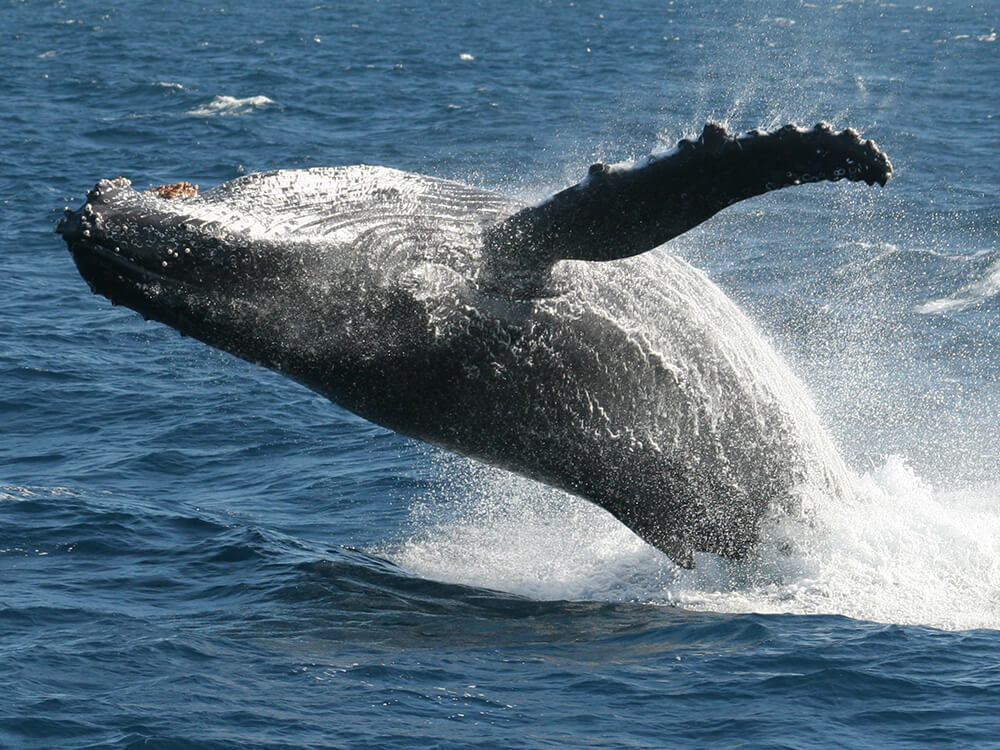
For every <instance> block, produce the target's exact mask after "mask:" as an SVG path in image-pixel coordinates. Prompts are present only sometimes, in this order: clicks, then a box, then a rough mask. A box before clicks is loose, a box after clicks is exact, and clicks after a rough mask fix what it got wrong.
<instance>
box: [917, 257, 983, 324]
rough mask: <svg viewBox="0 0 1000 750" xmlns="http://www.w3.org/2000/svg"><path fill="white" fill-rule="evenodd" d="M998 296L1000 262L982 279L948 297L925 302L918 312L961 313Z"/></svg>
mask: <svg viewBox="0 0 1000 750" xmlns="http://www.w3.org/2000/svg"><path fill="white" fill-rule="evenodd" d="M997 294H1000V261H997V262H996V263H994V264H993V265H991V266H990V267H989V268H988V269H986V273H985V274H983V276H982V278H980V279H976V280H975V281H973V282H972V283H971V284H967V285H966V286H964V287H962V288H961V289H959V290H958V291H957V292H955V293H954V294H951V295H949V296H947V297H941V298H939V299H933V300H930V301H928V302H925V303H924V304H922V305H921V306H920V307H918V308H917V312H920V313H924V314H934V313H942V312H959V311H961V310H967V309H968V308H970V307H973V306H975V305H978V304H980V303H981V302H985V301H986V300H988V299H990V298H992V297H995V296H996V295H997Z"/></svg>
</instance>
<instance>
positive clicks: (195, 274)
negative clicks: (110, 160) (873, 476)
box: [57, 123, 892, 566]
mask: <svg viewBox="0 0 1000 750" xmlns="http://www.w3.org/2000/svg"><path fill="white" fill-rule="evenodd" d="M891 174H892V167H891V165H890V163H889V161H888V159H887V158H886V156H885V155H884V154H883V153H882V152H881V151H879V150H878V148H877V147H876V146H875V144H874V143H872V141H864V140H862V139H861V138H860V137H859V135H858V134H857V133H856V132H855V131H853V130H850V129H848V130H844V131H841V132H835V131H834V130H833V129H832V128H830V127H829V126H828V125H825V124H820V125H817V126H815V127H813V128H811V129H808V130H802V129H799V128H796V127H794V126H786V127H784V128H781V129H779V130H777V131H774V132H771V133H763V132H758V131H754V132H751V133H747V134H745V135H741V136H738V137H734V136H733V135H730V134H729V133H728V132H727V131H726V130H725V128H723V127H722V126H720V125H717V124H711V123H710V124H709V125H707V126H706V127H705V129H704V131H703V132H702V134H701V136H700V137H699V138H698V139H697V140H693V141H681V142H680V143H679V144H678V146H677V148H676V149H674V150H673V151H671V152H669V153H667V154H663V155H657V156H653V157H650V158H649V159H647V160H645V161H643V162H641V163H638V164H636V165H632V166H628V167H625V166H607V165H602V164H595V165H594V166H592V167H591V168H590V170H589V173H588V174H587V176H586V177H585V179H584V180H583V181H582V182H580V183H579V184H577V185H573V186H571V187H569V188H566V189H565V190H562V191H561V192H559V193H556V194H555V195H554V196H552V197H551V198H549V199H548V200H546V201H544V202H542V203H539V204H537V205H533V206H524V205H522V204H520V203H518V202H517V201H515V200H512V199H510V198H507V197H505V196H502V195H499V194H496V193H493V192H490V191H486V190H482V189H479V188H475V187H470V186H467V185H463V184H460V183H457V182H453V181H449V180H443V179H438V178H434V177H427V176H423V175H418V174H413V173H407V172H402V171H399V170H395V169H389V168H385V167H372V166H365V165H359V166H353V167H330V168H316V169H303V170H279V171H274V172H264V173H256V174H250V175H247V176H244V177H240V178H238V179H235V180H232V181H231V182H227V183H225V184H222V185H219V186H218V187H216V188H213V189H212V190H209V191H207V192H204V193H201V194H199V193H198V190H197V188H196V187H195V186H193V185H190V184H188V183H177V184H175V185H169V186H160V187H159V188H154V189H152V190H149V191H145V192H139V191H136V190H134V189H133V188H132V187H131V183H130V182H129V181H128V180H126V179H124V178H116V179H113V180H102V181H100V182H99V183H98V184H97V186H96V187H94V188H93V189H92V190H91V191H90V192H89V193H88V195H87V200H86V202H85V203H84V205H83V206H82V207H81V208H80V209H78V210H70V209H67V211H66V216H65V218H64V219H63V220H62V221H61V222H60V223H59V225H58V226H57V231H58V232H60V233H61V234H62V235H63V237H64V239H65V241H66V243H67V245H68V247H69V249H70V251H71V253H72V255H73V258H74V260H75V262H76V264H77V267H78V268H79V270H80V273H81V274H82V275H83V277H84V279H86V281H87V282H88V283H89V284H90V286H91V288H92V289H93V290H94V291H95V292H96V293H99V294H102V295H104V296H106V297H108V298H109V299H110V300H111V301H112V302H113V303H116V304H118V303H120V304H124V305H127V306H128V307H131V308H133V309H135V310H136V311H138V312H139V313H141V314H142V315H143V316H145V317H146V318H148V319H152V320H157V321H160V322H163V323H166V324H167V325H170V326H172V327H174V328H176V329H178V330H180V331H181V333H183V334H186V335H189V336H192V337H195V338H197V339H200V340H201V341H204V342H206V343H208V344H210V345H212V346H215V347H218V348H220V349H223V350H225V351H228V352H231V353H232V354H235V355H236V356H239V357H242V358H244V359H247V360H250V361H253V362H258V363H260V364H263V365H265V366H267V367H270V368H272V369H275V370H278V371H280V372H283V373H285V374H286V375H288V376H290V377H292V378H294V379H296V380H298V381H299V382H301V383H303V384H305V385H306V386H308V387H309V388H312V389H314V390H316V391H318V392H319V393H322V394H323V395H325V396H327V397H328V398H330V399H331V400H332V401H334V402H336V403H337V404H340V405H341V406H343V407H344V408H347V409H349V410H351V411H353V412H355V413H357V414H359V415H361V416H363V417H365V418H367V419H369V420H371V421H373V422H376V423H378V424H381V425H384V426H386V427H388V428H390V429H393V430H396V431H398V432H400V433H403V434H405V435H408V436H411V437H414V438H417V439H420V440H424V441H426V442H429V443H432V444H434V445H437V446H440V447H442V448H445V449H447V450H451V451H455V452H457V453H460V454H463V455H466V456H469V457H471V458H474V459H478V460H481V461H484V462H487V463H489V464H493V465H496V466H499V467H502V468H505V469H508V470H510V471H514V472H516V473H519V474H521V475H523V476H526V477H530V478H532V479H536V480H538V481H542V482H545V483H547V484H550V485H552V486H555V487H559V488H561V489H563V490H566V491H568V492H570V493H572V494H575V495H578V496H581V497H583V498H585V499H587V500H590V501H592V502H594V503H596V504H598V505H600V506H601V507H603V508H604V509H606V510H607V511H608V512H610V513H611V514H613V515H614V516H615V517H617V518H618V519H619V520H620V521H621V522H623V523H624V524H626V525H627V526H628V527H629V528H631V529H632V530H633V531H634V532H635V533H637V534H638V535H639V536H641V537H642V538H643V539H645V540H646V541H648V542H649V543H651V544H653V545H655V546H657V547H659V548H660V549H661V550H663V551H664V552H666V553H667V554H668V555H669V556H670V557H671V558H672V559H673V560H674V561H675V562H677V563H678V564H680V565H684V566H690V565H691V564H693V553H694V552H711V553H716V554H720V555H725V556H728V557H735V558H738V557H742V556H745V555H746V554H748V553H749V552H750V551H752V550H753V549H754V546H755V544H756V543H757V542H758V540H759V538H760V536H761V533H762V529H764V527H765V526H766V525H767V523H769V522H770V521H771V520H773V519H776V518H781V517H789V516H791V517H796V516H797V515H800V514H801V513H802V512H803V508H804V507H805V506H807V505H808V504H809V503H814V502H837V501H838V499H840V498H843V497H844V496H845V495H846V494H847V493H849V492H850V491H851V488H850V487H851V480H850V475H849V473H848V471H847V470H846V468H845V467H844V465H843V463H842V461H841V459H840V457H839V455H838V454H837V452H836V450H835V449H834V448H833V446H832V444H831V442H830V440H829V438H828V437H827V435H826V433H825V432H824V430H823V429H822V427H821V426H820V424H819V421H818V419H817V417H816V415H815V412H814V409H813V408H812V405H811V402H810V400H809V397H808V395H807V394H806V393H805V390H804V389H803V388H802V386H801V385H800V383H799V382H798V380H797V379H796V378H795V377H794V375H792V373H791V372H790V371H789V370H788V368H787V367H786V366H785V365H784V363H783V362H782V361H781V360H780V358H779V357H778V356H777V355H776V354H775V352H774V351H773V349H772V348H771V347H770V346H769V345H768V344H767V342H766V341H765V340H764V339H763V337H762V336H761V335H760V334H759V333H758V332H757V331H756V329H755V328H754V326H753V324H752V323H751V322H750V321H749V320H748V319H747V318H746V316H745V315H743V313H741V312H740V311H739V309H737V308H736V306H735V305H733V303H732V302H730V301H729V300H728V299H727V298H726V297H725V295H724V294H723V293H722V292H721V291H720V290H719V289H718V288H717V287H716V286H715V285H714V284H712V283H711V281H709V280H708V278H707V277H706V276H705V275H704V274H703V273H701V272H700V271H698V270H696V269H694V268H692V267H691V266H690V265H688V264H687V263H685V262H684V261H682V260H680V259H679V258H676V257H674V256H672V255H669V254H667V253H646V251H648V250H651V249H653V248H655V247H658V246H660V245H662V244H663V243H665V242H667V241H669V240H670V239H672V238H673V237H676V236H678V235H680V234H682V233H684V232H686V231H687V230H688V229H691V228H692V227H694V226H696V225H698V224H700V223H701V222H703V221H705V220H706V219H708V218H710V217H711V216H713V215H714V214H716V213H717V212H719V211H721V210H722V209H724V208H725V207H726V206H729V205H732V204H733V203H736V202H738V201H741V200H745V199H747V198H750V197H752V196H755V195H760V194H762V193H764V192H767V191H770V190H777V189H780V188H784V187H788V186H791V185H798V184H803V183H809V182H817V181H820V180H825V181H836V180H840V179H846V180H852V181H863V182H866V183H868V184H874V183H878V184H880V185H884V184H885V183H886V181H887V180H888V179H889V177H890V176H891ZM574 261H576V262H574ZM602 261H614V262H602Z"/></svg>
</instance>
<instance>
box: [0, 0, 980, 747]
mask: <svg viewBox="0 0 1000 750" xmlns="http://www.w3.org/2000/svg"><path fill="white" fill-rule="evenodd" d="M0 8H2V10H0V20H2V22H3V29H2V34H3V45H2V47H0V100H2V101H3V106H2V107H0V124H2V136H0V165H2V170H0V206H2V208H0V245H2V247H0V292H2V293H0V426H2V427H0V675H2V684H3V690H2V692H0V747H4V748H7V747H9V748H22V747H23V748H56V747H58V748H127V747H153V748H220V749H221V748H227V749H228V748H306V747H309V748H333V747H420V748H424V747H483V748H487V747H503V748H509V747H546V746H549V747H564V746H565V747H657V748H658V747H671V748H675V747H676V748H830V747H861V748H884V747H908V748H926V747H956V748H959V747H961V748H966V747H1000V718H998V716H1000V710H998V708H1000V480H998V479H997V477H998V476H1000V472H998V469H1000V421H998V419H997V417H998V407H1000V383H998V375H997V373H998V372H1000V242H998V238H1000V178H998V177H997V161H998V157H1000V97H998V95H997V92H996V82H997V79H998V77H1000V46H998V44H997V27H1000V14H998V11H997V8H996V6H995V4H992V3H978V2H968V0H966V1H964V2H952V1H951V0H948V1H947V2H942V3H934V4H933V5H932V6H931V5H921V4H914V3H912V2H908V3H889V2H883V3H879V2H843V3H828V2H813V3H807V2H771V1H767V0H765V1H763V2H753V3H737V2H720V3H715V4H711V3H689V2H681V1H680V0H675V1H670V2H651V1H648V0H636V2H631V3H625V2H621V1H620V0H609V1H608V2H604V3H596V2H590V1H589V0H576V1H575V2H571V1H570V0H553V1H552V2H525V3H504V4H501V3H488V2H463V3H444V2H424V3H415V2H414V3H405V2H398V1H396V0H386V1H384V2H351V3H322V2H315V1H313V2H307V3H300V2H289V3H280V4H279V3H261V2H224V3H220V2H213V1H212V0H208V1H207V2H204V1H202V2H196V3H195V2H187V1H186V0H176V1H175V2H172V3H150V2H133V3H128V4H125V3H117V4H109V3H96V2H93V1H92V0H80V1H79V2H75V1H73V0H63V1H61V2H34V1H33V0H29V1H27V2H12V1H11V0H4V3H3V5H2V6H0ZM710 119H714V120H719V121H723V122H725V123H727V125H728V126H729V128H730V129H731V130H749V129H752V128H755V127H765V128H770V127H775V126H778V125H780V124H783V123H784V122H787V121H795V122H798V123H799V124H802V125H812V124H813V123H814V122H816V121H819V120H829V121H831V122H832V123H833V124H834V125H835V126H837V127H846V126H848V125H851V126H854V127H856V128H858V129H859V130H861V131H862V132H863V133H864V134H865V135H866V136H868V137H872V138H874V139H875V140H876V141H877V142H878V143H879V145H880V146H881V147H883V148H884V149H885V150H886V151H887V152H888V153H889V155H890V157H891V158H892V160H893V163H894V166H895V168H896V172H895V177H894V179H893V180H892V181H890V183H889V185H888V187H887V188H886V189H885V190H872V189H868V188H865V187H863V186H858V185H844V184H841V183H838V184H836V185H829V184H826V185H813V186H806V187H803V188H799V189H795V190H788V191H783V192H782V193H780V194H771V195H768V196H764V197H761V198H759V199H755V200H753V201H748V202H746V203H743V204H740V205H737V206H734V207H732V208H730V209H728V210H727V211H726V212H724V213H723V214H720V215H719V216H717V217H715V218H714V219H713V220H712V221H711V222H709V223H707V224H706V225H703V226H702V227H700V228H698V229H697V230H695V231H692V232H690V233H688V234H687V235H685V236H683V237H681V238H679V239H678V240H676V241H674V242H673V243H671V244H670V245H669V246H668V247H667V248H666V249H665V250H660V251H658V252H671V253H675V254H677V255H680V256H682V257H684V258H685V259H686V260H688V261H689V262H691V263H693V264H694V265H696V266H698V267H700V268H703V269H705V270H706V271H707V272H708V273H709V274H710V275H711V276H712V278H713V279H714V280H715V281H716V282H717V283H718V284H719V285H720V286H721V287H722V288H723V289H724V290H725V291H726V293H727V294H729V295H730V296H731V297H732V298H733V299H735V300H736V301H737V302H738V303H739V304H740V305H741V306H742V307H743V309H744V310H746V311H747V312H748V313H749V315H750V316H751V317H752V318H753V319H754V320H755V322H756V323H757V325H758V326H759V327H760V328H761V329H762V330H763V331H764V332H765V334H766V335H767V336H768V338H769V339H770V340H771V341H772V343H773V344H774V345H775V346H776V347H777V349H778V350H779V351H780V352H781V355H782V356H783V357H784V358H785V359H786V361H788V362H789V363H790V364H791V366H792V367H793V369H794V370H795V371H796V373H797V374H799V376H800V377H801V378H802V380H803V381H804V382H805V384H806V385H807V387H808V388H809V390H810V392H811V394H812V396H813V398H814V400H815V401H816V404H817V408H818V411H819V413H820V415H821V419H822V421H823V423H824V424H825V425H826V427H827V428H828V429H829V431H830V433H831V435H832V436H833V438H834V440H835V442H836V443H837V445H838V447H839V448H840V450H841V452H842V453H843V455H844V457H845V459H846V461H847V463H848V464H849V466H850V467H851V469H852V470H853V471H854V472H855V473H856V474H857V475H858V477H859V480H860V482H861V484H862V486H863V489H864V491H863V492H862V493H861V494H860V495H859V497H857V498H856V499H855V500H854V501H853V502H851V503H849V504H846V505H842V506H837V507H827V508H824V509H822V512H821V513H820V517H819V518H818V519H817V523H816V524H815V526H813V527H810V528H808V529H800V530H799V532H798V533H799V538H797V539H796V540H795V542H796V543H795V545H794V547H793V551H791V552H788V551H785V552H778V551H774V552H768V551H767V550H766V549H765V550H762V551H761V553H760V554H758V555H757V556H756V557H754V558H753V559H751V560H747V561H744V562H741V563H733V562H727V561H723V560H720V559H716V558H713V557H711V556H700V557H699V558H698V560H697V562H698V565H697V567H696V568H695V569H694V570H690V571H682V570H679V569H677V568H675V567H674V566H673V565H672V564H671V563H670V561H669V560H668V559H667V558H666V557H664V556H663V555H662V554H660V553H659V552H657V551H656V550H654V549H652V548H650V547H648V546H646V545H644V544H643V543H642V542H640V541H639V540H638V539H637V538H636V537H634V536H633V535H632V534H631V533H630V532H629V531H628V530H626V529H625V528H624V527H622V526H620V525H619V524H617V523H616V522H614V521H613V520H612V519H610V517H608V516H607V515H606V514H604V513H603V512H601V511H599V510H598V509H596V508H594V507H593V506H590V505H588V504H587V503H585V502H583V501H580V500H575V499H573V498H570V497H567V496H566V495H564V494H562V493H560V492H556V491H554V490H551V489H548V488H545V487H542V486H539V485H536V484H533V483H530V482H528V481H526V480H522V479H518V478H516V477H511V476H509V475H507V474H504V473H502V472H499V471H497V470H493V469H489V468H486V467H481V466H477V465H474V464H471V463H470V462H467V461H465V460H463V459H458V458H455V457H451V456H446V455H443V454H441V453H439V452H437V451H435V450H433V449H430V448H427V447H425V446H421V445H419V444H416V443H414V442H411V441H409V440H406V439H404V438H401V437H399V436H398V435H395V434H393V433H389V432H387V431H385V430H383V429H381V428H378V427H374V426H372V425H370V424H368V423H366V422H364V421H362V420H360V419H359V418H357V417H355V416H353V415H351V414H349V413H346V412H344V411H342V410H341V409H339V408H338V407H336V406H334V405H332V404H330V403H328V402H326V401H325V400H323V399H321V398H319V397H317V396H315V395H313V394H311V393H309V392H307V391H305V390H303V389H302V388H300V387H299V386H296V385H295V384H293V383H291V382H290V381H287V380H285V379H282V378H281V377H279V376H277V375H275V374H273V373H270V372H267V371H264V370H260V369H255V368H254V367H252V366H250V365H248V364H245V363H243V362H240V361H237V360H235V359H233V358H231V357H229V356H227V355H224V354H222V353H220V352H217V351H214V350H211V349H209V348H208V347H205V346H203V345H201V344H198V343H196V342H192V341H190V340H188V339H181V338H179V337H178V336H177V335H176V333H174V332H172V331H170V330H168V329H166V328H164V327H162V326H157V325H154V324H146V323H144V322H143V321H142V320H141V318H139V316H137V315H135V314H134V313H131V312H130V311H127V310H124V309H121V308H112V307H111V306H110V305H108V304H107V302H106V301H105V300H103V298H95V297H92V296H91V295H90V294H89V293H88V292H87V288H86V285H85V284H84V283H83V281H82V280H81V279H80V278H79V276H78V275H77V273H76V270H75V268H74V267H73V263H72V261H71V259H70V257H69V255H68V254H67V253H66V252H65V249H64V245H63V243H62V241H61V239H60V238H58V237H57V236H56V235H54V234H52V227H53V225H54V224H55V222H56V220H57V219H58V217H59V216H60V214H61V211H62V209H63V207H64V206H65V205H72V206H77V205H79V204H80V202H81V201H82V199H83V196H84V194H85V192H86V190H87V189H88V188H89V187H91V186H92V185H93V183H94V182H96V180H97V179H99V178H102V177H114V176H117V175H119V174H121V175H125V176H127V177H129V178H131V179H132V180H133V182H134V183H135V184H137V185H145V184H160V183H169V182H176V181H178V180H189V181H191V182H194V183H198V184H199V185H201V187H202V189H205V188H208V187H210V186H212V185H215V184H218V183H220V182H223V181H225V180H228V179H232V178H234V177H237V176H239V175H241V174H244V173H247V172H252V171H258V170H263V169H273V168H297V167H307V166H321V165H338V164H354V163H362V162H363V163H371V164H382V165H386V166H392V167H398V168H402V169H407V170H412V171H419V172H423V173H428V174H433V175H437V176H442V177H447V178H452V179H459V180H462V181H465V182H470V183H473V184H476V185H478V186H482V187H486V188H491V189H497V190H501V191H504V192H507V193H509V194H512V195H515V196H518V197H520V198H521V199H525V200H532V199H539V198H542V197H544V196H546V195H548V194H550V193H551V192H553V191H555V190H557V189H559V188H562V187H564V186H565V185H567V184H570V183H572V182H575V181H577V180H578V179H580V178H581V177H582V176H583V175H584V174H585V172H586V168H587V166H588V165H589V164H590V163H591V162H592V161H594V160H602V161H610V162H614V161H621V160H627V159H633V158H637V157H641V156H643V155H645V154H648V153H650V152H652V151H657V150H664V149H666V148H669V147H670V146H671V145H672V144H673V143H674V142H675V141H676V140H677V139H678V138H680V137H683V136H691V135H693V134H695V133H696V132H698V131H699V130H700V127H701V125H702V124H703V123H704V122H705V121H706V120H710Z"/></svg>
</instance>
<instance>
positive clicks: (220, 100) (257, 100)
mask: <svg viewBox="0 0 1000 750" xmlns="http://www.w3.org/2000/svg"><path fill="white" fill-rule="evenodd" d="M270 104H274V100H273V99H271V98H270V97H267V96H248V97H245V98H243V99H239V98H237V97H235V96H225V95H219V96H216V97H215V98H214V99H212V101H210V102H209V103H208V104H203V105H201V106H200V107H196V108H195V109H192V110H188V114H189V115H195V116H197V117H214V116H233V115H245V114H247V113H248V112H252V111H253V110H255V109H261V108H263V107H266V106H268V105H270Z"/></svg>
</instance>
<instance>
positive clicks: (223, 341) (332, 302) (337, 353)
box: [56, 178, 413, 392]
mask: <svg viewBox="0 0 1000 750" xmlns="http://www.w3.org/2000/svg"><path fill="white" fill-rule="evenodd" d="M175 188H177V189H175ZM237 214H238V215H237ZM56 231H57V232H58V233H59V234H61V235H62V236H63V238H64V239H65V240H66V243H67V245H68V247H69V250H70V252H71V254H72V256H73V259H74V261H75V262H76V265H77V267H78V269H79V271H80V273H81V275H82V276H83V278H84V279H85V280H86V281H87V283H88V284H89V285H90V288H91V290H92V291H93V292H94V293H95V294H101V295H103V296H105V297H107V298H108V299H109V300H111V302H112V303H113V304H116V305H117V304H121V305H125V306H127V307H130V308H132V309H133V310H135V311H137V312H139V313H140V314H142V316H143V317H144V318H146V319H147V320H155V321H158V322H161V323H165V324H166V325H169V326H171V327H172V328H175V329H177V330H178V331H180V333H181V334H182V335H187V336H191V337H194V338H197V339H199V340H201V341H204V342H205V343H208V344H210V345H211V346H214V347H217V348H219V349H223V350H225V351H228V352H230V353H232V354H235V355H237V356H239V357H241V358H243V359H247V360H250V361H252V362H256V363H260V364H263V365H265V366H267V367H270V368H272V369H275V370H278V371H280V372H283V373H285V374H287V375H289V376H291V377H293V378H295V379H297V380H300V381H303V382H305V383H306V384H307V385H310V386H311V387H316V388H319V389H321V390H323V391H326V392H329V391H331V390H334V391H335V390H336V389H337V386H338V384H339V383H340V381H342V380H346V381H350V380H352V379H356V378H357V377H359V372H358V369H359V368H363V367H364V365H365V362H364V359H365V358H364V357H363V356H359V352H364V351H366V349H367V350H372V351H374V350H376V349H377V348H378V347H376V346H374V345H371V346H367V347H366V345H365V339H366V338H369V339H372V340H373V341H374V340H376V338H377V340H378V341H381V342H385V341H386V339H392V338H393V337H400V336H406V335H410V333H409V331H410V328H411V326H409V325H408V323H407V320H408V319H409V318H410V317H412V314H413V313H412V311H411V310H407V309H406V302H407V300H406V297H405V296H403V295H399V294H393V288H392V286H391V285H388V284H384V283H380V282H379V280H378V279H377V278H375V277H374V276H373V275H372V268H371V263H370V262H369V261H371V260H372V259H371V258H368V259H365V258H364V257H363V256H362V255H361V254H359V253H357V252H353V251H352V250H353V248H350V247H347V246H344V247H341V246H340V245H339V244H338V243H337V242H329V241H327V242H323V243H318V242H314V241H312V240H311V239H310V238H309V236H308V235H301V234H296V233H282V234H280V235H276V234H275V233H274V232H271V233H270V234H269V233H268V232H267V231H266V227H263V228H262V227H261V226H256V225H255V224H254V221H253V215H252V214H250V213H247V212H245V211H243V210H242V209H237V208H236V207H233V208H232V210H227V206H226V204H224V203H219V202H204V201H202V200H201V199H200V198H199V197H198V196H197V195H196V189H195V188H193V187H186V183H181V184H180V185H179V186H170V187H169V188H159V189H156V190H151V191H147V192H139V191H136V190H134V189H133V188H132V187H131V184H130V182H129V180H127V179H125V178H116V179H112V180H101V181H100V182H99V183H98V184H97V185H96V186H95V187H94V188H93V189H92V190H91V191H90V192H89V193H88V194H87V200H86V202H85V203H84V204H83V205H82V206H81V207H80V208H79V209H78V210H75V211H74V210H69V209H67V210H66V212H65V216H64V218H63V219H62V220H61V221H60V222H59V224H58V225H57V227H56ZM362 297H363V304H362Z"/></svg>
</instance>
